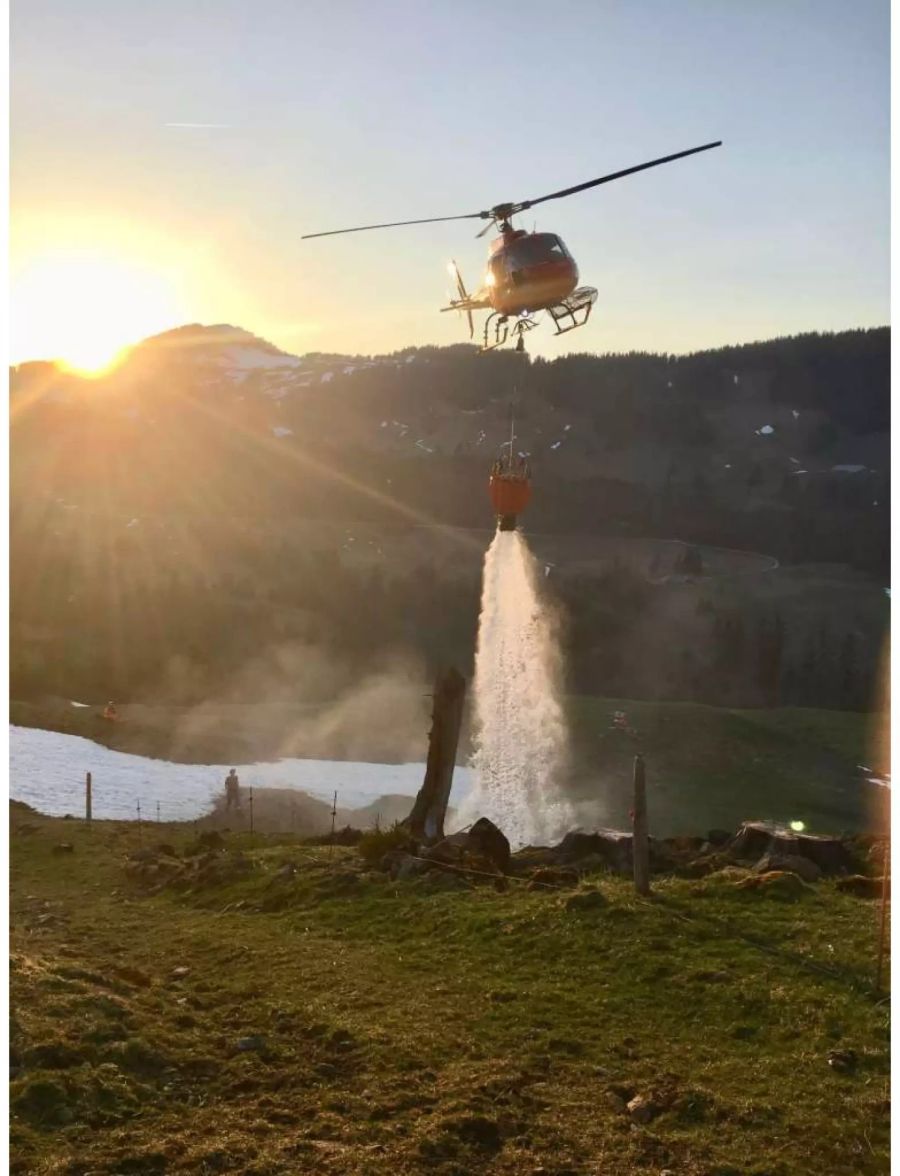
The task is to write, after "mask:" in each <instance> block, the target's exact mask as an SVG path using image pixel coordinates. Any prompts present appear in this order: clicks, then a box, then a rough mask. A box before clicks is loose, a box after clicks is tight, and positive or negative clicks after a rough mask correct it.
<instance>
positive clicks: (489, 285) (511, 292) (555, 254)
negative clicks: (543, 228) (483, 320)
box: [479, 228, 578, 315]
mask: <svg viewBox="0 0 900 1176" xmlns="http://www.w3.org/2000/svg"><path fill="white" fill-rule="evenodd" d="M577 285H578V266H577V265H576V264H575V259H574V258H573V257H572V255H571V254H570V253H569V251H568V249H566V247H565V245H564V244H563V242H562V240H561V239H560V238H559V237H558V236H557V235H556V234H555V233H526V232H524V230H522V229H512V228H505V229H504V231H503V235H502V236H500V237H497V238H496V239H495V240H494V241H492V242H491V245H490V257H489V258H488V265H487V271H486V273H485V276H484V284H483V286H482V289H481V290H480V291H479V295H480V296H481V297H483V298H484V299H485V301H486V302H487V303H488V304H489V305H490V307H491V308H492V309H493V310H495V311H497V312H498V313H500V314H505V315H518V314H522V313H524V312H525V311H538V310H545V309H546V308H547V307H550V306H555V305H557V304H558V303H560V302H562V300H563V299H564V298H567V297H568V295H569V294H571V293H572V291H573V290H574V289H575V287H576V286H577Z"/></svg>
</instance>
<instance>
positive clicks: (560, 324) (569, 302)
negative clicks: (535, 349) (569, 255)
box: [547, 286, 597, 335]
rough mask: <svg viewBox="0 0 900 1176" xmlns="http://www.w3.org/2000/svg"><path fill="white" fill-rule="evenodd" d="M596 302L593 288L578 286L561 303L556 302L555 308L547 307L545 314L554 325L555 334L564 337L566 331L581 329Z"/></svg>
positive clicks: (595, 293)
mask: <svg viewBox="0 0 900 1176" xmlns="http://www.w3.org/2000/svg"><path fill="white" fill-rule="evenodd" d="M596 301H597V291H596V290H595V289H594V287H593V286H579V287H578V289H577V290H573V291H572V293H571V294H570V295H569V297H568V298H564V299H563V300H562V302H557V304H556V305H555V306H548V307H547V314H549V315H550V317H551V318H552V319H553V322H554V323H555V325H556V334H557V335H565V333H566V332H567V331H574V330H575V329H576V328H577V327H583V326H584V325H585V323H587V321H588V319H589V318H590V317H591V311H592V310H593V309H594V303H595V302H596Z"/></svg>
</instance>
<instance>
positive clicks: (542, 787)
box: [459, 530, 573, 848]
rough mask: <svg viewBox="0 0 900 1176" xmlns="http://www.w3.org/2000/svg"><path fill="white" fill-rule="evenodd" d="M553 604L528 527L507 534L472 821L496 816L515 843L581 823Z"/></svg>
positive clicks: (493, 577)
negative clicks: (573, 797)
mask: <svg viewBox="0 0 900 1176" xmlns="http://www.w3.org/2000/svg"><path fill="white" fill-rule="evenodd" d="M561 669H562V667H561V656H560V649H559V641H558V635H557V625H556V620H555V616H554V613H553V610H552V609H550V608H549V607H548V606H547V604H546V603H545V602H544V601H542V599H541V594H540V591H539V580H538V577H537V575H536V567H535V561H534V557H533V556H532V555H531V552H530V551H529V549H528V544H527V542H526V541H525V538H524V536H523V535H522V534H521V532H519V531H500V530H498V531H497V533H496V534H495V536H494V541H493V542H492V543H491V546H490V547H489V549H488V552H487V554H486V556H485V561H484V580H483V586H482V595H481V617H480V620H479V630H478V649H477V653H476V658H475V688H474V700H475V716H474V717H475V727H474V739H475V751H474V756H473V760H472V766H473V768H474V769H475V784H474V787H473V789H472V792H471V793H470V795H469V797H468V798H467V799H466V801H465V803H464V804H463V806H462V808H461V811H460V814H459V815H460V818H461V820H462V823H463V824H468V823H469V822H471V821H474V820H476V819H477V818H478V817H482V816H484V817H489V818H490V819H491V820H492V821H493V822H494V823H495V824H496V825H498V826H499V827H500V828H501V829H502V830H503V831H504V833H505V834H506V835H507V837H508V838H509V840H510V843H511V844H512V846H513V848H518V847H520V846H522V845H527V844H529V843H531V844H535V843H537V844H540V843H544V844H546V843H547V842H548V841H550V840H552V839H554V838H556V837H558V836H559V835H561V834H562V833H564V832H565V831H566V830H567V829H571V828H572V824H573V820H572V813H571V811H570V808H569V805H568V804H567V802H566V800H565V798H564V796H563V793H562V780H563V775H564V772H565V769H566V758H567V746H568V738H567V731H566V724H565V717H564V711H563V705H562V673H561Z"/></svg>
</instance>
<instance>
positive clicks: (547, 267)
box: [300, 139, 722, 351]
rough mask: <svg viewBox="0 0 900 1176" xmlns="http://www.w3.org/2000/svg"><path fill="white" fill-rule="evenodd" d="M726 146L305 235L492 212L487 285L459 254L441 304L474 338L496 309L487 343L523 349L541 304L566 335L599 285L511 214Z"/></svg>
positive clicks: (548, 236)
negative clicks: (476, 205) (470, 282)
mask: <svg viewBox="0 0 900 1176" xmlns="http://www.w3.org/2000/svg"><path fill="white" fill-rule="evenodd" d="M721 146H722V140H721V139H719V140H717V141H716V142H715V143H704V144H703V145H702V146H701V147H691V148H690V149H689V150H688V151H679V152H677V153H676V154H675V155H664V156H663V157H662V158H661V159H651V160H650V161H649V162H648V163H639V164H637V166H635V167H627V168H625V169H624V170H622V171H617V172H612V173H610V174H609V175H606V176H600V177H599V178H598V179H596V180H588V181H587V182H586V183H584V184H575V185H574V186H573V187H571V188H563V189H562V190H561V191H559V192H550V193H549V194H548V195H547V196H538V197H536V198H535V199H533V200H520V201H517V202H513V203H507V204H495V205H494V206H493V208H487V209H484V210H482V211H481V212H465V213H462V214H461V215H458V216H429V217H424V218H420V219H418V220H408V221H391V222H389V223H387V224H378V225H357V226H356V227H355V228H352V229H331V230H330V231H328V232H325V233H306V234H305V235H304V236H302V237H301V238H300V239H301V240H302V241H309V240H311V239H312V238H314V237H335V236H338V235H339V234H342V233H362V232H366V231H368V230H369V229H395V228H401V227H403V226H406V225H427V224H434V223H436V222H437V221H451V220H476V219H477V220H486V221H488V224H486V225H485V227H484V228H483V229H482V230H481V232H480V233H478V234H477V237H483V236H484V234H485V233H487V232H488V231H489V230H490V229H491V228H492V227H496V229H497V231H498V232H499V234H500V235H499V236H498V237H497V238H495V240H493V241H491V243H490V246H489V253H488V262H487V269H486V271H485V275H484V279H483V282H482V285H481V286H480V287H479V288H478V290H476V291H475V293H473V294H469V293H468V291H467V290H466V287H465V283H464V282H463V280H462V277H461V276H460V272H459V267H458V266H457V265H456V262H455V261H453V262H451V263H450V265H449V266H448V269H449V270H450V274H451V276H453V277H454V278H455V279H456V289H457V293H458V295H459V297H458V298H453V297H451V298H450V305H449V306H442V307H441V310H442V311H448V310H455V311H459V312H461V313H462V314H465V316H466V318H467V320H468V324H469V338H470V339H472V338H474V334H475V325H474V322H473V319H472V312H473V311H475V310H487V311H489V312H490V313H489V314H488V317H487V319H486V320H485V323H484V334H483V337H482V345H481V350H482V351H491V350H493V349H494V348H495V347H502V346H503V344H504V343H506V342H507V340H508V339H509V337H510V334H512V336H513V337H514V338H515V340H516V350H517V351H524V350H525V340H524V337H525V334H526V332H528V331H530V330H531V329H532V328H533V327H536V326H537V322H536V320H535V317H534V316H535V315H536V314H537V313H538V312H539V311H542V310H545V311H547V313H548V314H549V315H550V318H551V319H552V320H553V323H554V325H555V327H556V332H555V333H556V334H557V335H563V334H565V333H566V332H567V331H573V330H575V329H576V328H577V327H583V326H584V325H585V324H586V323H587V321H588V319H589V318H590V316H591V311H592V310H593V307H594V303H595V302H596V301H597V291H596V289H595V288H594V287H593V286H579V285H578V266H577V265H576V264H575V258H574V257H573V256H572V254H571V253H570V252H569V250H568V249H567V248H566V246H565V244H564V243H563V241H562V238H561V237H559V236H557V234H556V233H543V232H542V233H538V232H531V233H528V232H526V231H525V230H524V229H517V228H514V227H513V225H512V218H513V217H514V216H518V215H519V214H520V213H522V212H526V211H527V210H528V209H529V208H533V207H534V206H535V205H536V204H543V203H544V202H545V201H547V200H559V199H561V198H562V197H563V196H574V195H575V193H576V192H584V191H586V190H587V189H588V188H596V187H597V186H598V185H599V184H608V183H609V182H610V181H611V180H619V179H622V177H623V176H630V175H633V174H634V173H635V172H640V171H646V170H647V168H650V167H658V166H659V165H660V164H662V163H671V162H672V161H673V160H675V159H684V158H685V157H686V156H688V155H696V154H697V153H698V152H700V151H709V150H710V149H711V148H713V147H721Z"/></svg>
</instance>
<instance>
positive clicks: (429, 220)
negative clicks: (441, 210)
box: [300, 212, 491, 241]
mask: <svg viewBox="0 0 900 1176" xmlns="http://www.w3.org/2000/svg"><path fill="white" fill-rule="evenodd" d="M490 215H491V214H490V213H489V212H464V213H463V214H462V216H427V217H425V218H424V220H408V221H391V222H390V223H389V224H386V225H357V226H356V228H353V229H331V230H330V231H329V232H327V233H304V235H303V236H302V237H301V238H300V240H301V241H309V240H310V239H311V238H313V237H337V236H338V235H339V234H340V233H364V232H366V230H368V229H398V228H400V227H402V226H403V225H431V224H434V223H435V222H436V221H452V220H476V219H477V220H483V219H485V218H486V217H489V216H490Z"/></svg>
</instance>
